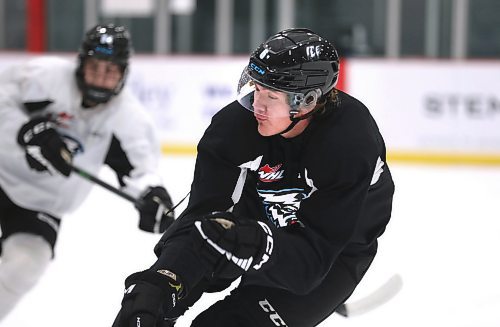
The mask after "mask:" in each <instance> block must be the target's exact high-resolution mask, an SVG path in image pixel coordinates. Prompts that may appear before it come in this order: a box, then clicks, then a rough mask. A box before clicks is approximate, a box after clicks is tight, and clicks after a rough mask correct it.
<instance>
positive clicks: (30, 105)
mask: <svg viewBox="0 0 500 327" xmlns="http://www.w3.org/2000/svg"><path fill="white" fill-rule="evenodd" d="M53 102H54V101H52V100H49V99H47V100H43V101H36V102H25V103H23V105H24V108H25V109H26V110H27V111H28V113H29V114H33V113H36V112H38V111H41V110H43V109H45V108H46V107H47V106H48V105H50V104H51V103H53Z"/></svg>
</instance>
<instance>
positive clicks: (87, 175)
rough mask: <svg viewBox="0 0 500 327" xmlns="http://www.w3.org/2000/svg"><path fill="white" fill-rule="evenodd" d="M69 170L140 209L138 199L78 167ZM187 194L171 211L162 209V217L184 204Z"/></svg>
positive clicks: (72, 166)
mask: <svg viewBox="0 0 500 327" xmlns="http://www.w3.org/2000/svg"><path fill="white" fill-rule="evenodd" d="M71 170H72V171H73V172H75V173H77V174H78V175H79V176H80V177H83V178H85V179H86V180H88V181H91V182H93V183H95V184H97V185H99V186H101V187H103V188H105V189H106V190H108V191H110V192H111V193H114V194H116V195H118V196H120V197H122V198H123V199H125V200H127V201H130V202H132V203H133V204H134V205H135V206H136V207H138V208H140V207H141V205H142V201H141V200H140V199H136V198H135V197H133V196H131V195H130V194H128V193H125V192H123V191H122V190H120V189H118V188H116V187H114V186H112V185H110V184H108V183H106V182H105V181H103V180H102V179H99V178H98V177H96V176H94V175H92V174H91V173H89V172H87V171H86V170H84V169H82V168H80V167H78V166H75V165H71ZM188 195H189V193H188V194H186V196H185V197H184V198H183V199H182V200H180V201H179V202H178V203H177V204H176V205H175V206H173V207H172V208H171V209H166V208H165V209H164V210H163V214H164V215H168V214H169V213H171V212H172V211H174V210H175V209H176V208H177V207H178V206H179V205H180V204H181V203H182V202H184V200H185V199H186V198H187V197H188Z"/></svg>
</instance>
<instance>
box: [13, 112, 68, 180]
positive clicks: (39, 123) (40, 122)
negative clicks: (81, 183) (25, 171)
mask: <svg viewBox="0 0 500 327" xmlns="http://www.w3.org/2000/svg"><path fill="white" fill-rule="evenodd" d="M55 126H56V125H55V123H54V122H53V121H51V120H49V119H48V118H45V117H37V118H33V119H32V120H30V121H28V122H27V123H26V124H24V125H23V126H22V127H21V129H20V130H19V133H18V135H17V143H19V144H20V145H21V146H22V147H23V148H24V149H25V151H26V160H27V161H28V164H29V166H30V167H31V168H32V169H35V170H37V171H49V172H52V171H53V169H56V170H57V171H59V172H60V173H61V174H63V175H64V176H69V174H70V173H71V166H70V164H71V161H72V159H73V156H72V154H71V152H70V151H69V150H68V147H67V146H66V144H65V143H64V141H63V140H62V138H61V136H60V135H59V133H57V131H56V129H55Z"/></svg>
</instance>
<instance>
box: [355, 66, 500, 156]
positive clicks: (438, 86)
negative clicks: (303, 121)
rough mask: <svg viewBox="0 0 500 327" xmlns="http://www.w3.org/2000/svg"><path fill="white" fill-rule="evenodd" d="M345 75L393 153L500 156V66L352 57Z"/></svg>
mask: <svg viewBox="0 0 500 327" xmlns="http://www.w3.org/2000/svg"><path fill="white" fill-rule="evenodd" d="M346 74H347V76H348V78H347V89H348V90H349V92H350V93H351V94H352V95H354V96H355V97H357V98H358V99H360V100H361V101H362V102H364V103H365V105H366V106H367V107H368V108H369V109H370V110H371V112H372V113H373V115H374V116H375V119H376V120H377V123H378V124H379V127H380V129H381V131H382V134H383V135H384V138H385V140H386V144H387V147H388V149H389V150H390V151H410V152H424V153H426V152H445V153H477V154H496V155H498V154H500V62H498V61H496V62H494V61H492V62H474V61H472V62H464V61H457V62H452V61H413V60H408V61H387V60H370V59H368V60H362V59H352V60H350V61H349V62H348V65H347V72H346Z"/></svg>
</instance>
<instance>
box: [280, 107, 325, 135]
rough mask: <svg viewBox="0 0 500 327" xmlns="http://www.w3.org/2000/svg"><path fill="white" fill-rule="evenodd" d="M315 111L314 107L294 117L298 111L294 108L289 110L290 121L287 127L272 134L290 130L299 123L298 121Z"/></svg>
mask: <svg viewBox="0 0 500 327" xmlns="http://www.w3.org/2000/svg"><path fill="white" fill-rule="evenodd" d="M316 111H317V110H316V109H313V110H311V111H309V112H308V113H307V114H305V115H303V116H300V117H295V115H296V114H297V113H298V111H296V110H292V111H290V121H291V123H290V125H288V127H287V128H285V129H284V130H283V131H282V132H279V133H277V134H274V135H283V134H285V133H288V132H290V131H291V130H292V129H293V128H294V127H295V125H297V124H298V123H299V121H301V120H304V119H307V118H309V117H311V116H312V115H313V114H314V113H315V112H316Z"/></svg>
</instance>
